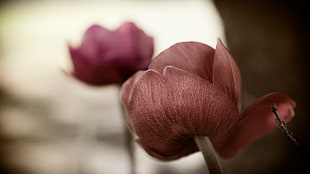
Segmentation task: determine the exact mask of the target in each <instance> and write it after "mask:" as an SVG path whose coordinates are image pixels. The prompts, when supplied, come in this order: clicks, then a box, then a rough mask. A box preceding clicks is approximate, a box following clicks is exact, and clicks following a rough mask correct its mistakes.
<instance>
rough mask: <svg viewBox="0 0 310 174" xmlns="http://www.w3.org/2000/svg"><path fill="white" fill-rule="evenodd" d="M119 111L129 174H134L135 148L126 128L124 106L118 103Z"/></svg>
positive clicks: (130, 134)
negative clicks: (122, 124)
mask: <svg viewBox="0 0 310 174" xmlns="http://www.w3.org/2000/svg"><path fill="white" fill-rule="evenodd" d="M120 106H121V111H122V115H123V121H124V136H125V146H126V150H127V153H128V157H129V167H130V174H136V159H135V148H134V141H133V135H132V133H131V132H130V130H129V127H128V126H127V121H126V120H127V119H126V112H125V110H124V106H123V105H122V103H121V102H120Z"/></svg>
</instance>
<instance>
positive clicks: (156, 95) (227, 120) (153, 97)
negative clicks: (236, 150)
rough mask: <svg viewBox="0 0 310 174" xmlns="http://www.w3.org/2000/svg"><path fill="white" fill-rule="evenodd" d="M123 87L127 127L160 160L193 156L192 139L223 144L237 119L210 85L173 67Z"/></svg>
mask: <svg viewBox="0 0 310 174" xmlns="http://www.w3.org/2000/svg"><path fill="white" fill-rule="evenodd" d="M126 83H127V84H125V85H124V87H123V89H122V90H124V91H122V94H123V95H122V96H123V97H122V100H123V102H124V103H125V104H126V105H127V117H128V122H129V124H130V125H131V127H132V128H133V129H134V131H135V132H136V134H137V135H138V137H139V139H138V142H139V144H141V146H142V147H143V148H144V149H145V151H147V152H148V153H149V154H150V155H152V156H154V157H156V158H159V159H164V160H172V159H177V158H180V157H182V156H185V155H188V154H190V153H192V152H195V151H197V150H198V149H197V146H196V144H195V142H194V141H193V136H194V135H201V136H209V137H210V139H211V141H212V142H216V143H217V144H222V143H225V141H227V139H228V138H230V137H231V134H232V133H233V132H234V129H235V127H236V124H237V123H236V121H237V120H239V119H240V118H239V114H238V110H237V108H236V107H235V105H234V104H233V103H232V101H231V100H230V99H229V98H228V97H227V95H226V94H224V93H223V92H222V91H221V90H219V89H218V88H217V87H215V86H214V85H213V84H211V83H210V82H209V81H207V80H205V79H203V78H201V77H199V76H197V75H195V74H192V73H189V72H187V71H184V70H180V69H178V68H176V67H172V66H168V67H166V68H165V69H164V70H163V75H162V74H160V73H159V72H157V71H155V70H148V71H146V72H145V73H144V74H141V73H139V74H138V75H137V76H135V77H134V78H133V79H131V80H130V81H128V82H126ZM130 85H133V86H132V87H131V88H130V87H129V86H130ZM130 89H131V90H132V95H131V100H130V101H129V100H128V99H127V98H130V97H128V96H127V94H128V93H129V92H128V90H130ZM125 92H126V93H127V94H125Z"/></svg>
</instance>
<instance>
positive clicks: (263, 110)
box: [218, 93, 295, 157]
mask: <svg viewBox="0 0 310 174" xmlns="http://www.w3.org/2000/svg"><path fill="white" fill-rule="evenodd" d="M273 103H275V104H276V105H277V106H278V111H279V114H280V115H281V118H282V120H283V121H285V122H287V121H289V120H290V119H291V118H292V117H293V116H294V109H293V108H294V107H295V102H294V100H292V99H291V98H290V97H288V96H287V95H286V94H283V93H270V94H267V95H265V96H263V97H262V98H260V99H258V100H256V101H255V102H254V103H252V104H251V105H250V106H249V107H247V108H246V110H245V111H244V112H243V113H242V120H241V121H240V125H239V126H238V128H237V130H236V133H235V134H234V136H233V137H232V138H231V139H230V141H229V143H227V145H226V146H224V147H223V148H221V149H218V151H219V152H220V154H221V155H222V156H223V157H231V156H233V155H234V154H235V153H236V152H237V151H238V150H239V149H240V148H242V147H244V146H246V145H248V144H250V143H252V142H254V141H255V140H258V139H260V138H262V137H263V136H265V135H267V134H268V133H270V132H271V131H273V130H274V129H276V128H278V124H277V122H276V121H275V118H276V117H275V115H274V113H273V112H272V111H271V105H272V104H273Z"/></svg>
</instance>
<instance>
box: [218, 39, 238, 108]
mask: <svg viewBox="0 0 310 174" xmlns="http://www.w3.org/2000/svg"><path fill="white" fill-rule="evenodd" d="M214 57H215V58H214V65H213V84H214V85H216V86H217V87H218V88H220V89H222V90H223V91H224V92H225V93H226V94H227V95H228V96H229V97H230V98H231V99H232V101H233V102H234V103H235V104H236V105H237V106H238V108H239V110H240V108H241V100H240V94H241V77H240V71H239V68H238V66H237V64H236V62H235V61H234V59H233V58H232V56H231V55H230V54H229V52H228V51H227V49H226V48H225V46H224V45H223V43H222V41H221V40H220V39H218V41H217V45H216V50H215V56H214Z"/></svg>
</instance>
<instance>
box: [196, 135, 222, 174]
mask: <svg viewBox="0 0 310 174" xmlns="http://www.w3.org/2000/svg"><path fill="white" fill-rule="evenodd" d="M194 139H195V142H196V144H197V146H198V148H199V149H200V151H201V153H202V155H203V157H204V159H205V161H206V164H207V167H208V170H209V174H222V169H221V166H220V163H219V160H218V158H217V155H216V153H215V150H214V148H213V146H212V144H211V142H210V140H209V138H208V137H204V136H195V138H194Z"/></svg>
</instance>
